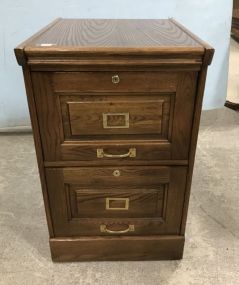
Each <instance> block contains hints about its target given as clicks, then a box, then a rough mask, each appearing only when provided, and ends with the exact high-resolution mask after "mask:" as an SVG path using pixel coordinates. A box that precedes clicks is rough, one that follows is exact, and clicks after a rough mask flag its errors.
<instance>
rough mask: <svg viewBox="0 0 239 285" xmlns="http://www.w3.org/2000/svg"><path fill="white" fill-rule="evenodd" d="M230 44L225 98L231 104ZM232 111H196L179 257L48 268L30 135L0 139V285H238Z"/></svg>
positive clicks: (236, 49)
mask: <svg viewBox="0 0 239 285" xmlns="http://www.w3.org/2000/svg"><path fill="white" fill-rule="evenodd" d="M237 58H239V45H238V44H237V43H235V42H234V41H232V46H231V58H230V70H229V87H228V99H229V100H232V101H234V102H239V92H238V90H239V88H238V84H239V81H238V78H239V77H238V76H237V75H236V72H238V65H237V64H236V63H237ZM238 141H239V112H234V111H231V110H229V109H225V108H224V109H220V110H214V111H204V112H203V115H202V121H201V128H200V133H199V141H198V148H197V155H196V163H195V170H194V176H193V184H192V195H191V200H190V207H189V215H188V223H187V231H186V244H185V251H184V258H183V259H182V260H181V261H159V262H91V263H65V264H57V263H53V262H52V261H51V258H50V251H49V247H48V232H47V225H46V219H45V213H44V208H43V199H42V195H41V189H40V182H39V177H38V170H37V165H36V158H35V151H34V146H33V139H32V135H31V134H8V135H7V134H5V135H4V134H1V135H0V285H7V284H9V285H25V284H26V285H32V284H34V285H37V284H41V285H45V284H49V285H58V284H59V285H65V284H67V285H68V284H84V285H87V284H90V285H91V284H94V285H98V284H102V285H108V284H109V285H112V284H116V285H121V284H122V285H131V284H132V285H135V284H138V285H144V284H147V285H159V284H160V285H210V284H212V285H237V284H239V142H238Z"/></svg>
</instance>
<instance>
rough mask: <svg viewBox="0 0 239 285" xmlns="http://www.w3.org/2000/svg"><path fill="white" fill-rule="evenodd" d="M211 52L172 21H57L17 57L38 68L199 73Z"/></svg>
mask: <svg viewBox="0 0 239 285" xmlns="http://www.w3.org/2000/svg"><path fill="white" fill-rule="evenodd" d="M208 48H209V46H208V45H206V44H205V43H204V42H203V41H201V40H199V39H198V38H197V37H196V36H195V35H193V34H192V33H189V32H188V30H186V29H185V28H184V27H183V26H182V25H180V24H179V23H177V22H176V21H175V20H173V19H169V20H153V19H151V20H150V19H142V20H138V19H137V20H126V19H98V20H97V19H57V20H56V21H54V22H53V23H52V24H51V25H49V26H48V27H47V28H46V29H43V31H41V32H39V33H37V34H36V35H35V36H33V37H31V38H30V39H29V40H27V41H25V42H24V43H22V44H21V45H19V46H18V47H17V48H16V49H15V54H16V57H17V60H18V62H19V64H26V63H27V64H29V65H30V66H34V68H35V69H36V68H39V69H40V68H41V67H44V68H45V69H46V68H47V67H49V66H54V65H57V66H58V67H59V66H64V67H65V68H66V67H67V66H68V68H69V65H71V66H73V65H77V66H83V65H84V66H89V65H92V64H96V65H104V66H105V67H107V66H109V65H112V64H116V65H122V64H123V65H131V66H133V65H145V66H146V65H148V66H150V65H151V66H153V65H157V66H165V65H167V66H174V67H177V66H179V65H180V64H184V66H185V67H186V66H188V67H191V68H194V69H195V68H196V69H199V68H200V65H201V64H202V60H201V59H202V57H203V55H204V52H205V49H208ZM139 55H141V57H139ZM112 56H113V57H112ZM142 56H143V57H142ZM152 56H154V58H152ZM211 58H212V57H211ZM165 60H166V61H165ZM209 62H210V59H209V61H208V63H209ZM39 69H38V70H39Z"/></svg>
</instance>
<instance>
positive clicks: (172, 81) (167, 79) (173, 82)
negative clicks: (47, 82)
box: [52, 71, 178, 92]
mask: <svg viewBox="0 0 239 285" xmlns="http://www.w3.org/2000/svg"><path fill="white" fill-rule="evenodd" d="M177 82H178V74H177V73H176V72H170V73H162V72H143V71H141V72H137V71H135V72H127V71H122V72H118V71H116V72H102V71H99V72H56V73H54V75H53V80H52V84H53V88H54V91H56V92H92V91H93V92H100V91H103V92H106V91H108V92H112V91H113V92H129V91H130V92H135V91H163V92H171V91H175V90H176V86H177Z"/></svg>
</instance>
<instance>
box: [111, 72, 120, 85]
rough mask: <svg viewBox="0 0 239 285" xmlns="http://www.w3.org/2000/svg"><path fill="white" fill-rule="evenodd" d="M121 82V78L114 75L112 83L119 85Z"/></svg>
mask: <svg viewBox="0 0 239 285" xmlns="http://www.w3.org/2000/svg"><path fill="white" fill-rule="evenodd" d="M119 82H120V78H119V75H117V74H116V75H113V76H112V83H114V84H118V83H119Z"/></svg>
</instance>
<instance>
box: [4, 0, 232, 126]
mask: <svg viewBox="0 0 239 285" xmlns="http://www.w3.org/2000/svg"><path fill="white" fill-rule="evenodd" d="M231 11H232V0H203V1H202V0H193V1H192V0H168V1H165V0H141V1H139V0H101V1H100V0H88V1H85V0H40V1H39V0H0V86H1V89H0V128H4V127H12V126H24V125H29V115H28V109H27V103H26V98H25V90H24V84H23V78H22V74H21V68H20V67H19V66H18V65H17V63H16V60H15V56H14V53H13V48H14V47H15V46H16V45H17V44H19V43H20V42H21V41H23V40H25V39H26V38H27V37H29V36H30V35H32V33H34V32H36V31H37V30H38V29H40V28H42V27H43V26H44V25H46V24H48V23H49V22H50V21H52V20H53V19H54V18H57V17H66V18H71V17H75V18H80V17H84V18H87V17H88V18H94V17H95V18H168V17H174V18H176V19H177V20H179V21H180V22H181V23H183V24H184V25H185V26H187V27H188V28H189V29H190V30H192V31H193V32H194V33H196V34H197V35H198V36H200V37H201V38H202V39H204V40H205V41H208V42H209V43H210V44H211V45H212V46H213V47H215V49H216V54H215V57H214V60H213V64H212V66H211V67H210V68H209V76H208V80H207V88H206V94H205V95H206V96H205V99H204V108H205V109H210V108H216V107H221V106H223V104H224V101H225V97H226V87H227V71H228V51H229V48H228V47H229V34H230V32H229V31H230V25H231Z"/></svg>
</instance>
